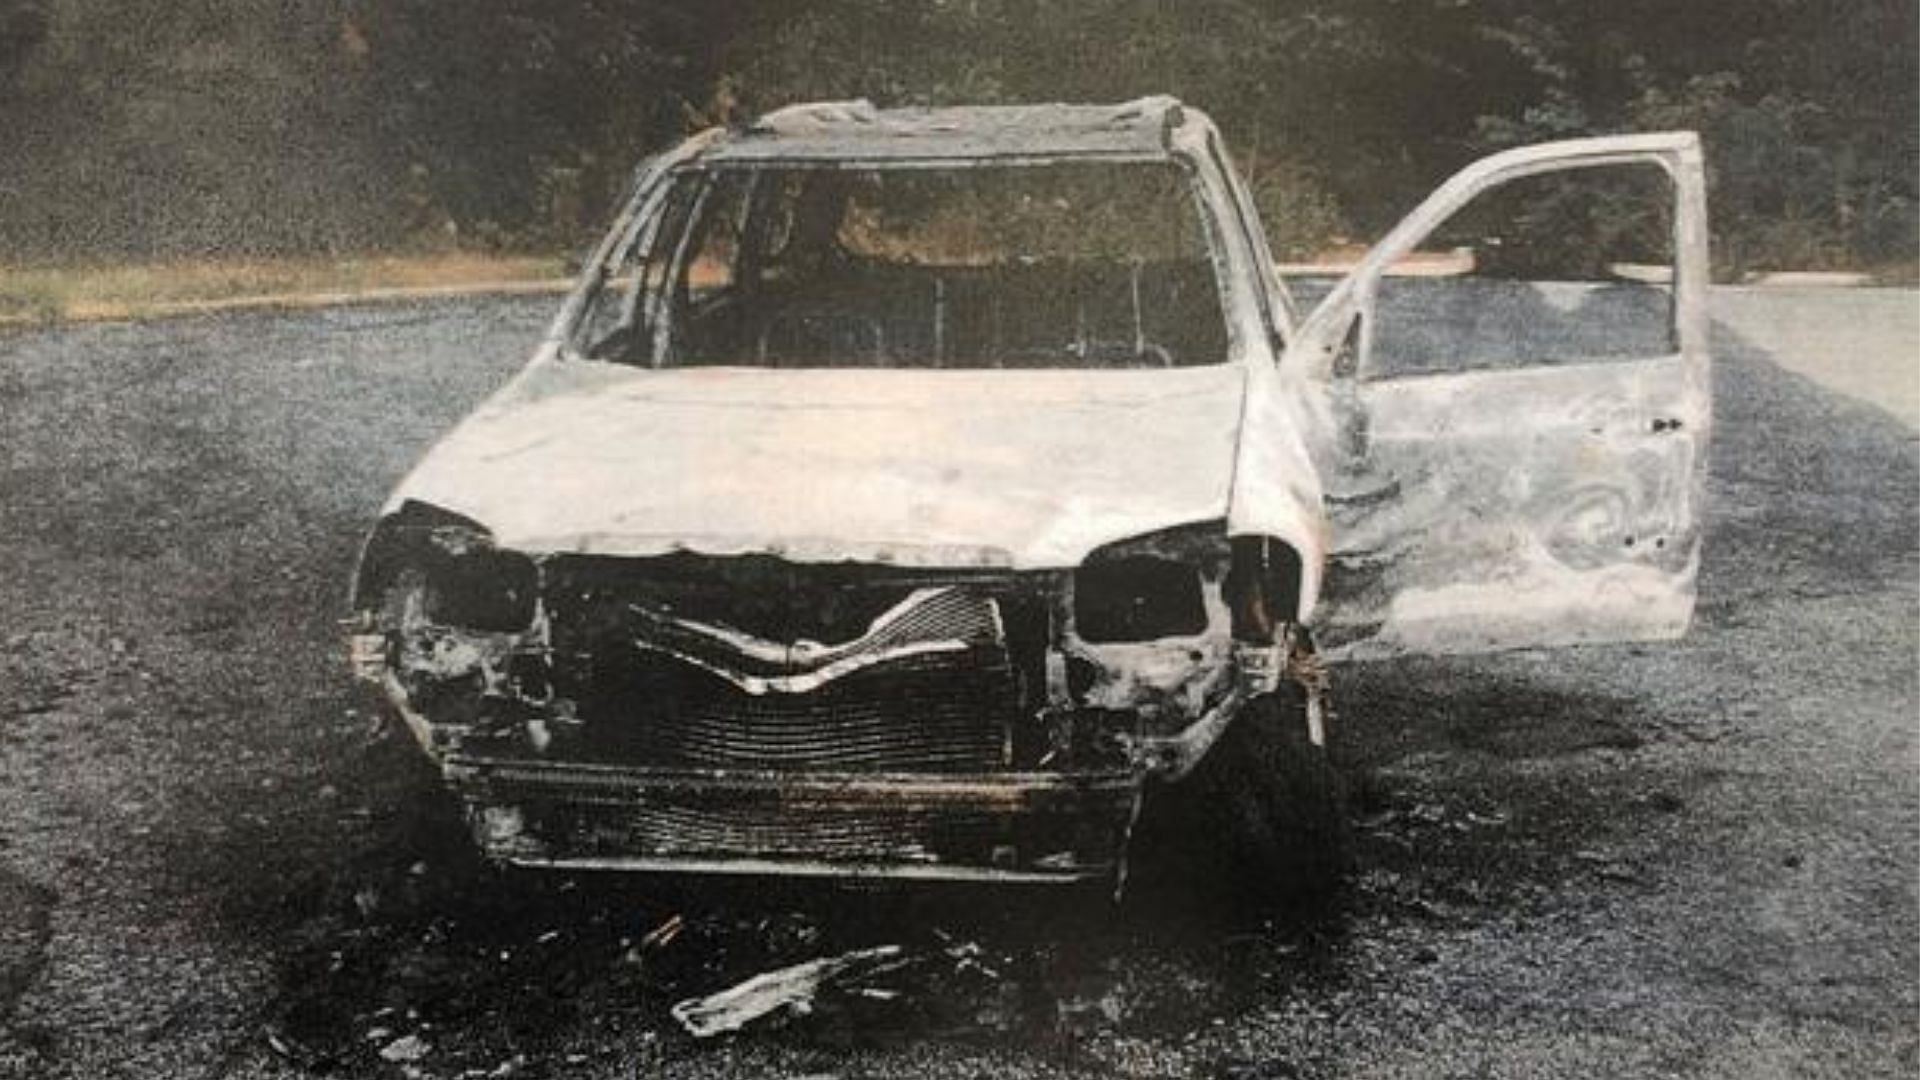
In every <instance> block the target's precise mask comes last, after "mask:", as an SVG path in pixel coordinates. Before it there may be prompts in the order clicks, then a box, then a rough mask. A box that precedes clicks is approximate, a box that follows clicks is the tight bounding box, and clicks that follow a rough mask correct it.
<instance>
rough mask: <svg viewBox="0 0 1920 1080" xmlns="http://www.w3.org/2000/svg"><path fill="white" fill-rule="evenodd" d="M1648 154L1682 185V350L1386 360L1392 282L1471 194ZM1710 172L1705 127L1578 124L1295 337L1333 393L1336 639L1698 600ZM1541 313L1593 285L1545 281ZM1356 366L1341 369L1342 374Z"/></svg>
mask: <svg viewBox="0 0 1920 1080" xmlns="http://www.w3.org/2000/svg"><path fill="white" fill-rule="evenodd" d="M1607 166H1650V167H1655V168H1659V169H1661V170H1663V171H1664V172H1665V173H1666V175H1667V176H1668V178H1669V180H1670V181H1671V190H1672V193H1673V200H1674V203H1673V213H1672V221H1673V249H1674V252H1675V267H1674V270H1675V275H1676V276H1675V282H1674V285H1673V289H1672V301H1671V303H1672V331H1673V338H1674V344H1675V345H1676V346H1677V351H1672V352H1668V351H1664V350H1662V351H1657V352H1654V353H1650V354H1649V355H1645V356H1640V357H1626V358H1614V359H1609V360H1607V361H1605V362H1595V363H1580V362H1554V358H1553V357H1551V356H1548V355H1542V356H1540V357H1539V362H1538V363H1535V364H1526V365H1522V366H1515V367H1513V368H1511V369H1509V370H1485V371H1478V370H1475V371H1462V372H1455V373H1447V374H1429V375H1408V376H1397V377H1385V376H1382V377H1377V378H1376V377H1370V375H1371V373H1370V370H1369V360H1370V359H1371V354H1372V346H1373V344H1374V342H1373V340H1372V337H1373V334H1374V330H1375V327H1376V326H1377V325H1378V322H1379V320H1378V319H1377V318H1376V314H1377V312H1376V307H1375V305H1376V302H1377V298H1378V294H1379V290H1380V285H1381V279H1382V277H1383V276H1384V275H1385V273H1386V270H1387V268H1388V267H1389V266H1391V265H1392V264H1393V263H1394V262H1395V261H1397V260H1398V259H1400V258H1402V257H1403V256H1405V255H1406V254H1407V253H1408V252H1410V251H1411V250H1412V249H1413V248H1414V247H1415V246H1416V245H1417V244H1418V243H1419V242H1420V241H1421V240H1422V239H1423V238H1424V237H1425V236H1426V235H1427V234H1428V233H1429V232H1430V231H1432V230H1433V229H1434V228H1435V227H1436V226H1438V225H1440V224H1441V223H1442V222H1444V221H1445V220H1446V219H1447V218H1449V217H1450V216H1451V215H1453V214H1454V213H1455V212H1456V211H1458V210H1459V209H1461V208H1462V207H1463V206H1465V205H1466V204H1468V203H1469V202H1471V201H1472V200H1473V199H1474V198H1475V197H1476V196H1479V195H1481V194H1482V193H1484V192H1486V191H1489V190H1491V189H1493V188H1496V187H1498V186H1500V185H1503V184H1506V183H1508V182H1511V181H1513V180H1516V179H1520V178H1524V177H1529V176H1537V175H1541V174H1545V173H1550V172H1555V171H1562V170H1579V169H1590V168H1599V167H1607ZM1707 274H1708V267H1707V244H1706V203H1705V178H1704V169H1703V166H1702V158H1701V152H1700V145H1699V140H1698V138H1697V137H1696V136H1693V135H1692V134H1690V133H1666V134H1653V135H1633V136H1615V137H1607V138H1599V139H1583V140H1574V141H1571V142H1565V143H1555V144H1547V145H1543V146H1536V147H1528V148H1524V149H1521V150H1516V151H1510V152H1508V153H1505V154H1499V155H1495V156H1494V157H1491V158H1488V159H1485V160H1483V161H1480V162H1477V163H1475V164H1474V165H1472V166H1470V167H1468V168H1467V169H1465V170H1463V171H1462V172H1461V173H1459V174H1458V175H1456V176H1455V177H1454V178H1453V179H1452V180H1450V181H1448V182H1447V183H1446V184H1445V185H1443V186H1442V187H1441V188H1439V189H1438V190H1437V191H1436V192H1435V193H1434V195H1433V196H1432V197H1430V198H1429V199H1428V200H1427V201H1426V202H1425V203H1423V204H1422V205H1421V207H1420V208H1419V209H1417V210H1416V211H1415V212H1414V213H1412V214H1411V215H1409V216H1408V217H1407V218H1406V220H1405V221H1403V222H1402V223H1401V224H1400V225H1399V226H1398V227H1397V228H1395V229H1394V230H1393V232H1392V233H1390V234H1389V235H1388V236H1387V238H1386V239H1385V240H1383V241H1381V243H1380V244H1379V245H1378V246H1377V247H1376V248H1375V249H1373V251H1371V252H1370V253H1369V254H1368V256H1367V257H1366V258H1365V259H1364V260H1363V261H1362V262H1361V263H1360V265H1359V266H1358V267H1357V268H1356V269H1355V270H1354V271H1353V273H1352V274H1350V275H1349V276H1348V277H1347V278H1346V279H1345V280H1344V281H1343V282H1342V283H1341V284H1340V285H1339V286H1338V287H1337V288H1336V289H1335V290H1334V291H1333V293H1332V294H1331V295H1329V296H1328V297H1327V298H1326V300H1325V301H1323V302H1322V305H1321V306H1320V308H1319V309H1317V310H1316V311H1315V313H1314V314H1313V315H1312V316H1311V317H1310V319H1309V320H1308V325H1307V328H1306V330H1305V332H1304V333H1303V334H1302V335H1301V337H1300V338H1299V339H1298V340H1297V341H1296V343H1295V345H1294V347H1293V348H1292V349H1291V350H1290V351H1289V353H1288V363H1289V364H1291V365H1294V366H1296V367H1298V368H1299V369H1301V370H1302V371H1304V372H1306V373H1307V374H1308V375H1309V380H1310V383H1311V385H1312V388H1313V391H1314V392H1315V393H1317V394H1318V395H1319V396H1320V398H1321V404H1320V412H1319V415H1320V416H1321V417H1322V418H1323V424H1324V425H1325V427H1324V428H1323V437H1322V438H1321V440H1320V441H1319V442H1318V443H1317V445H1316V451H1317V453H1316V458H1317V460H1318V462H1319V464H1320V467H1321V471H1322V474H1323V476H1324V477H1325V478H1326V483H1327V487H1328V492H1327V502H1328V514H1329V520H1330V522H1331V526H1332V537H1333V539H1332V544H1333V554H1332V564H1333V566H1332V569H1331V570H1330V576H1329V586H1328V595H1327V596H1326V597H1325V598H1324V600H1323V603H1322V605H1321V607H1320V609H1319V612H1318V615H1317V619H1318V620H1319V625H1320V628H1321V630H1322V638H1323V641H1325V643H1327V644H1328V645H1329V646H1331V647H1332V650H1333V652H1334V654H1335V655H1336V656H1347V657H1384V656H1395V655H1408V654H1420V653H1458V652H1480V651H1487V650H1493V649H1504V648H1525V647H1540V646H1556V645H1569V644H1579V643H1593V642H1607V641H1632V640H1658V639H1666V638H1673V637H1678V636H1679V635H1680V634H1682V633H1684V632H1685V631H1686V628H1687V626H1688V624H1689V622H1690V620H1691V617H1692V611H1693V606H1694V600H1695V579H1696V576H1697V571H1698V565H1699V549H1700V525H1701V500H1702V494H1703V489H1704V482H1705V465H1706V454H1705V447H1706V440H1707V437H1708V433H1709V431H1710V428H1711V420H1712V408H1711V399H1710V393H1709V378H1710V372H1709V359H1708V352H1707V320H1706V305H1705V290H1706V285H1707ZM1535 291H1536V293H1537V294H1538V297H1539V300H1540V303H1541V306H1542V309H1543V310H1546V309H1555V308H1557V309H1560V310H1565V309H1566V308H1567V307H1568V306H1569V304H1578V303H1582V302H1585V301H1586V300H1588V299H1591V298H1592V296H1593V294H1592V293H1591V292H1590V291H1588V292H1583V291H1582V287H1578V286H1557V285H1539V286H1535ZM1342 369H1344V370H1342Z"/></svg>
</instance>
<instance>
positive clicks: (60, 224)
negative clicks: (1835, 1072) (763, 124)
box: [0, 0, 1920, 273]
mask: <svg viewBox="0 0 1920 1080" xmlns="http://www.w3.org/2000/svg"><path fill="white" fill-rule="evenodd" d="M1915 10H1916V9H1915V6H1914V5H1913V4H1912V2H1911V0H1856V2H1851V3H1848V4H1844V5H1841V4H1833V3H1830V2H1827V0H1689V2H1688V3H1684V4H1676V3H1672V2H1671V0H1610V2H1609V3H1607V4H1604V5H1601V4H1594V3H1591V2H1590V0H1186V2H1183V3H1180V4H1171V3H1165V2H1163V0H1056V2H1054V3H1051V4H1048V5H1044V6H1040V7H1036V6H1033V5H1029V4H1024V3H1017V2H1015V0H967V2H965V3H960V2H954V0H839V2H835V3H827V2H824V0H812V2H808V0H786V2H764V3H761V4H751V3H748V2H745V0H727V2H720V3H700V2H697V0H576V2H573V3H569V4H565V5H554V4H550V3H543V2H540V0H502V2H500V3H498V4H494V5H489V6H488V8H487V12H486V14H485V15H484V16H480V15H476V14H475V12H474V10H473V8H472V6H471V5H470V4H468V3H465V2H463V0H378V2H376V0H343V2H342V3H339V4H330V5H300V4H296V5H288V4H284V3H279V2H277V0H219V2H217V3H216V2H215V0H184V2H183V0H165V2H163V0H0V128H4V129H5V130H7V131H8V132H9V136H10V142H9V146H8V153H7V154H5V155H0V195H4V197H5V198H6V199H7V202H8V206H7V209H8V212H7V213H5V214H0V254H3V255H7V256H10V257H12V258H15V259H18V258H21V257H26V256H43V257H44V256H60V257H74V256H86V257H97V258H112V257H121V256H128V255H133V256H165V255H178V254H188V255H197V254H239V253H247V252H263V253H273V252H291V253H310V252H313V251H316V250H363V249H367V248H393V247H407V248H429V249H431V248H443V247H449V246H451V247H462V248H487V249H509V250H514V249H521V250H524V249H541V250H549V251H551V250H556V249H566V250H572V249H575V248H577V247H578V245H579V244H580V242H581V241H582V239H583V237H584V235H585V234H586V233H587V232H590V231H591V229H592V228H593V227H595V226H596V225H597V224H598V222H599V220H600V219H601V218H602V216H603V215H604V214H605V211H606V207H607V205H608V203H609V202H610V201H611V200H612V199H613V198H614V197H615V196H616V194H617V193H618V191H619V190H620V188H621V186H622V184H623V183H624V182H625V178H626V176H627V173H628V170H629V169H630V167H631V165H632V164H633V162H634V161H635V160H636V159H637V158H638V156H639V155H640V154H641V153H642V152H643V151H644V150H646V149H649V148H653V147H657V146H659V145H661V144H663V143H666V142H668V141H671V140H672V139H674V138H675V137H677V136H679V135H680V134H682V133H683V132H685V131H686V130H688V129H689V128H691V127H694V126H698V125H700V124H704V123H708V122H714V121H727V120H730V119H736V118H738V117H739V116H741V115H743V114H750V113H752V112H756V111H758V110H760V109H763V108H766V107H770V106H773V105H779V104H784V103H786V102H790V101H793V100H799V99H806V98H818V97H853V96H869V97H872V98H873V99H874V100H876V101H877V102H880V103H882V104H902V103H936V102H953V101H1044V100H1083V101H1085V100H1117V99H1121V98H1126V97H1132V96H1137V95H1141V94H1147V93H1173V94H1178V95H1180V96H1181V97H1183V98H1185V99H1187V100H1189V101H1191V102H1193V103H1194V104H1195V105H1198V106H1199V107H1201V108H1204V109H1206V110H1208V111H1209V112H1210V113H1212V114H1213V116H1214V117H1215V119H1216V120H1218V121H1219V123H1220V125H1221V127H1222V128H1223V130H1224V131H1225V134H1226V136H1227V141H1228V143H1229V144H1230V146H1231V147H1232V148H1233V149H1234V151H1235V152H1236V154H1237V155H1238V157H1239V159H1240V162H1241V164H1242V166H1243V167H1244V168H1245V169H1246V172H1247V175H1248V178H1249V180H1250V182H1251V186H1252V187H1253V189H1254V192H1255V198H1256V200H1257V201H1258V202H1259V204H1260V207H1261V210H1262V212H1263V213H1264V214H1265V215H1266V216H1267V219H1268V224H1269V226H1270V228H1271V229H1272V231H1273V233H1274V236H1273V240H1274V245H1275V248H1276V252H1277V253H1279V254H1280V255H1281V257H1283V258H1300V257H1304V256H1307V255H1311V254H1312V253H1314V252H1315V251H1317V250H1320V249H1321V248H1322V247H1323V246H1324V245H1325V244H1326V243H1328V242H1331V241H1334V240H1336V239H1338V238H1340V237H1343V236H1346V235H1353V236H1356V237H1364V236H1370V235H1373V234H1374V233H1376V232H1377V231H1378V230H1379V229H1381V228H1384V227H1385V226H1386V225H1388V224H1390V223H1391V222H1392V220H1393V219H1394V218H1396V217H1398V216H1399V214H1400V213H1402V212H1404V211H1405V210H1406V209H1407V208H1408V207H1409V206H1410V205H1411V204H1412V203H1413V202H1414V201H1415V200H1416V199H1418V198H1419V197H1420V196H1421V195H1423V194H1424V193H1425V192H1426V191H1427V190H1428V189H1429V188H1430V187H1431V186H1432V185H1433V184H1434V183H1435V182H1437V181H1438V180H1439V179H1440V178H1441V177H1442V176H1443V175H1444V174H1445V173H1446V172H1447V171H1449V170H1450V169H1452V168H1455V167H1457V166H1459V165H1461V164H1463V163H1465V161H1467V160H1468V159H1469V158H1471V157H1473V156H1475V155H1477V154H1479V153H1483V152H1486V151H1489V150H1492V149H1496V148H1499V147H1502V146H1507V145H1512V144H1515V143H1518V142H1523V141H1533V140H1537V139H1542V138H1555V137H1567V136H1572V135H1580V134H1590V133H1597V132H1606V131H1620V130H1634V129H1651V128H1665V127H1696V128H1699V129H1700V130H1702V131H1703V132H1704V133H1705V135H1706V137H1707V141H1708V148H1709V153H1710V156H1711V167H1712V183H1713V192H1712V197H1713V201H1714V219H1715V228H1716V232H1717V233H1718V236H1717V238H1716V239H1717V240H1718V243H1719V250H1720V254H1721V257H1722V263H1723V270H1724V271H1725V272H1728V273H1738V272H1743V271H1745V270H1748V269H1760V268H1771V267H1785V266H1856V265H1876V264H1885V263H1890V262H1895V263H1905V264H1907V265H1908V266H1911V264H1912V262H1913V260H1914V259H1915V257H1916V248H1917V247H1920V235H1917V232H1920V221H1917V220H1916V205H1917V204H1916V190H1915V188H1916V172H1917V171H1920V151H1917V150H1916V139H1920V68H1917V67H1916V57H1915V54H1916V48H1915V42H1916V27H1915V25H1914V24H1915ZM1908 272H1909V273H1911V271H1910V270H1909V271H1908Z"/></svg>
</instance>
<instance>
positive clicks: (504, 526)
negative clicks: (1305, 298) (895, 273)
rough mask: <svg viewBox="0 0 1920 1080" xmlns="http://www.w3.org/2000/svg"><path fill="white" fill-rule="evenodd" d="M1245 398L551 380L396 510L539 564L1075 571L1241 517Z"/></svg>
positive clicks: (627, 372)
mask: <svg viewBox="0 0 1920 1080" xmlns="http://www.w3.org/2000/svg"><path fill="white" fill-rule="evenodd" d="M1244 381H1245V374H1244V373H1243V371H1242V370H1241V368H1239V367H1238V366H1233V365H1226V364H1219V365H1213V366H1210V367H1197V368H1186V369H1181V370H1177V371H1165V372H1158V371H1148V372H1138V371H1131V372H1079V371H1045V372H1017V373H1016V372H994V371H986V372H981V371H865V370H861V371H774V370H759V369H748V368H709V369H689V370H679V371H650V370H645V369H632V368H619V367H612V366H610V365H602V364H583V363H579V362H567V361H552V362H548V363H546V364H543V365H541V366H540V367H538V368H537V369H536V370H534V371H532V372H530V373H529V376H528V377H527V378H525V379H522V380H520V381H519V382H518V383H516V385H515V386H514V388H513V390H512V392H511V393H510V394H508V395H504V396H503V397H501V398H499V399H496V400H495V401H494V402H492V403H490V404H489V405H488V406H486V407H485V408H483V409H481V410H480V411H479V412H478V413H476V414H475V415H474V416H473V417H472V418H470V419H469V420H467V421H466V422H465V423H463V424H462V425H461V426H460V428H459V429H458V430H456V431H455V432H454V433H453V434H452V435H450V436H449V437H448V438H447V439H446V440H444V441H443V442H442V443H441V444H440V445H439V446H437V447H436V448H435V449H434V450H433V452H432V453H431V454H430V455H429V456H428V457H427V459H426V460H425V461H424V462H423V463H422V464H421V466H420V467H419V468H418V469H417V470H416V471H415V472H414V473H413V475H412V476H410V477H409V478H408V479H407V480H406V481H405V482H404V483H403V484H401V485H400V487H399V489H398V490H397V491H396V492H395V494H394V496H393V501H392V502H391V503H390V506H397V505H399V503H400V502H403V501H405V500H408V499H412V500H418V501H421V502H426V503H431V504H434V505H437V506H441V507H444V508H445V509H448V510H451V511H453V512H455V513H459V514H462V515H465V516H467V517H470V518H472V519H474V520H475V521H479V522H482V523H484V524H485V525H486V526H487V528H488V529H489V530H490V531H491V532H492V533H493V534H494V538H495V542H497V543H499V544H500V545H502V546H504V547H510V548H513V549H516V550H521V551H527V552H549V551H570V552H583V553H594V554H606V555H628V556H645V555H658V554H663V553H666V552H670V551H692V552H699V553H703V554H709V555H741V554H748V553H765V554H772V555H778V556H781V557H782V558H786V559H790V560H793V561H797V562H835V561H843V560H850V561H856V562H879V563H889V564H893V565H901V566H929V567H937V566H991V567H1001V568H1007V569H1045V568H1058V567H1072V566H1076V565H1078V564H1079V563H1080V562H1081V561H1082V560H1083V559H1084V558H1085V557H1086V556H1087V555H1088V553H1090V552H1091V551H1093V550H1094V549H1095V548H1097V547H1099V546H1101V545H1103V544H1107V543H1111V542H1113V541H1115V540H1120V539H1124V538H1126V537H1130V536H1136V535H1139V534H1142V533H1147V532H1152V531H1154V530H1157V529H1161V528H1166V527H1169V526H1174V525H1181V524H1185V523H1188V522H1194V521H1206V520H1212V519H1215V518H1220V517H1222V516H1224V515H1225V513H1226V510H1227V503H1228V494H1229V488H1230V486H1231V482H1232V477H1233V474H1234V464H1235V452H1236V446H1237V444H1238V442H1239V439H1238V438H1237V436H1238V433H1239V413H1240V410H1241V406H1242V401H1243V396H1244V395H1243V392H1242V389H1241V386H1242V384H1243V382H1244ZM1293 471H1294V472H1296V473H1297V472H1298V469H1297V468H1296V469H1295V470H1293Z"/></svg>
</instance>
